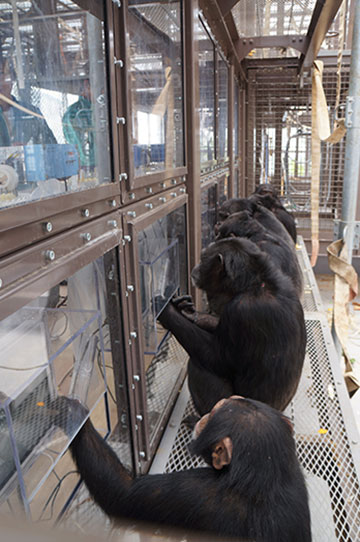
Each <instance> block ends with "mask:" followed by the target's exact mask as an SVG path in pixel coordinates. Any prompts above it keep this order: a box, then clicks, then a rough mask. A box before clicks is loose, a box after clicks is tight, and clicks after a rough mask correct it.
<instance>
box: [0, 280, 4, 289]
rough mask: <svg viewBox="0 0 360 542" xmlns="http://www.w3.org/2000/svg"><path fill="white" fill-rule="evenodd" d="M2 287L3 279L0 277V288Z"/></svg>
mask: <svg viewBox="0 0 360 542" xmlns="http://www.w3.org/2000/svg"><path fill="white" fill-rule="evenodd" d="M2 287H3V280H2V279H0V288H2Z"/></svg>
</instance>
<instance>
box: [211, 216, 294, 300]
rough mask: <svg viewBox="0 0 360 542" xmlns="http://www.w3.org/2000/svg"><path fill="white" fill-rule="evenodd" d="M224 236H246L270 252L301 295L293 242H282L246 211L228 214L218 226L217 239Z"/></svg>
mask: <svg viewBox="0 0 360 542" xmlns="http://www.w3.org/2000/svg"><path fill="white" fill-rule="evenodd" d="M226 237H246V238H247V239H250V241H253V243H255V244H256V245H257V246H258V247H259V248H260V249H261V250H263V251H264V252H266V253H267V254H270V256H271V257H272V259H273V261H274V262H275V263H276V264H277V265H278V266H279V267H280V269H281V270H282V272H283V273H285V275H287V276H288V277H290V278H291V279H292V281H293V284H294V286H295V289H296V291H297V293H298V295H299V296H301V295H302V292H303V281H302V272H301V268H300V265H299V262H298V259H297V257H296V252H295V246H294V245H293V244H292V245H290V244H289V243H284V241H283V239H281V237H279V236H278V235H276V233H271V232H270V233H269V232H268V231H267V230H266V229H265V228H264V226H262V225H261V224H260V222H258V221H257V220H255V219H254V218H252V217H251V216H250V213H249V212H248V211H240V212H239V213H234V214H232V215H230V216H229V217H228V218H227V219H226V220H224V222H223V223H222V224H221V225H220V226H219V227H218V234H217V239H225V238H226Z"/></svg>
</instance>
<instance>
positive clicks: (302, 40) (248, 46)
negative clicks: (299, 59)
mask: <svg viewBox="0 0 360 542" xmlns="http://www.w3.org/2000/svg"><path fill="white" fill-rule="evenodd" d="M267 47H280V48H283V49H286V48H287V47H292V48H293V49H297V50H298V51H300V52H301V53H305V52H306V36H298V35H296V34H294V35H285V36H261V37H251V38H250V37H249V38H240V39H239V40H238V42H237V43H236V45H235V48H236V51H237V54H238V57H239V59H240V60H243V59H244V58H245V57H246V56H247V55H248V54H249V53H250V51H251V50H252V49H264V48H267Z"/></svg>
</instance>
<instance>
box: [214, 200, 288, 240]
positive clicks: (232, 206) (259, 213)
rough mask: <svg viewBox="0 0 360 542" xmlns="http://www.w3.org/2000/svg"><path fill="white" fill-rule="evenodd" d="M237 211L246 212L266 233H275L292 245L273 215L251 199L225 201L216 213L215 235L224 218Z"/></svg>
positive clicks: (286, 233) (283, 228)
mask: <svg viewBox="0 0 360 542" xmlns="http://www.w3.org/2000/svg"><path fill="white" fill-rule="evenodd" d="M239 211H248V213H249V214H250V216H251V217H252V218H255V220H257V221H258V222H260V224H261V225H262V226H264V228H265V229H266V230H267V231H269V232H271V233H275V234H276V235H278V236H279V237H281V239H283V240H284V241H286V242H287V243H289V244H290V245H293V244H294V243H293V240H292V238H291V237H290V235H289V233H288V232H287V230H286V228H285V227H284V226H283V224H282V223H281V222H280V221H279V220H278V219H277V218H276V216H275V215H274V213H273V212H272V211H270V210H269V209H267V208H266V207H264V206H263V205H262V204H261V205H260V204H258V203H257V202H256V201H255V200H254V199H251V198H233V199H229V200H227V201H225V202H224V203H223V204H222V206H221V207H220V209H219V211H218V219H219V222H218V223H217V224H216V225H215V233H218V229H219V226H220V224H221V223H222V222H223V221H224V220H225V219H226V218H228V217H229V216H230V215H232V214H234V213H238V212H239Z"/></svg>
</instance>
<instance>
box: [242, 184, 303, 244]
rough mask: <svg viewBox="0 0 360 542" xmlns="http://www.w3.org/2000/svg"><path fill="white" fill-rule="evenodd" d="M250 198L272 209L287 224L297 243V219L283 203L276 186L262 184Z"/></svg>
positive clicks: (286, 226)
mask: <svg viewBox="0 0 360 542" xmlns="http://www.w3.org/2000/svg"><path fill="white" fill-rule="evenodd" d="M250 199H251V200H252V201H255V202H256V203H258V204H259V205H263V206H264V207H266V208H267V209H269V210H270V211H272V212H273V213H274V215H275V216H276V218H277V219H278V220H280V222H281V223H282V224H283V225H284V226H285V228H286V229H287V231H288V232H289V234H290V236H291V238H292V240H293V241H294V243H296V224H295V219H294V217H293V216H292V215H291V213H289V211H287V210H286V209H285V207H284V206H283V204H282V203H281V200H280V198H279V197H278V193H277V191H276V189H275V188H274V187H272V186H271V185H268V184H260V185H259V186H258V187H257V188H256V190H255V192H254V194H252V195H251V196H250Z"/></svg>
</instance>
